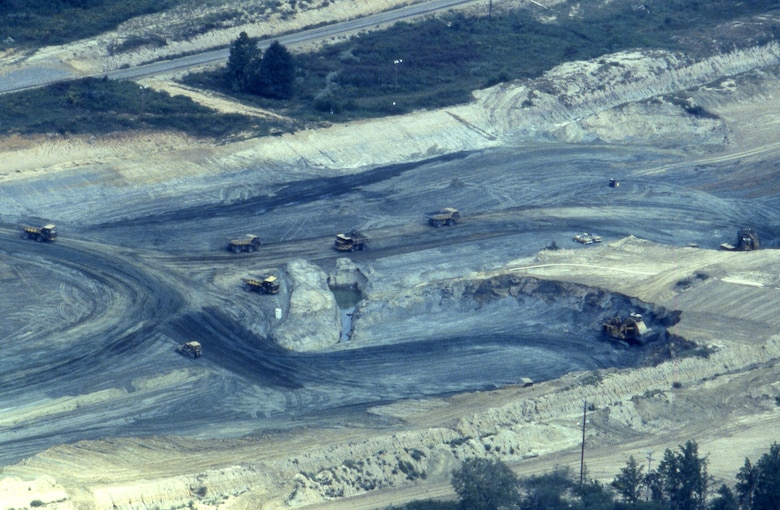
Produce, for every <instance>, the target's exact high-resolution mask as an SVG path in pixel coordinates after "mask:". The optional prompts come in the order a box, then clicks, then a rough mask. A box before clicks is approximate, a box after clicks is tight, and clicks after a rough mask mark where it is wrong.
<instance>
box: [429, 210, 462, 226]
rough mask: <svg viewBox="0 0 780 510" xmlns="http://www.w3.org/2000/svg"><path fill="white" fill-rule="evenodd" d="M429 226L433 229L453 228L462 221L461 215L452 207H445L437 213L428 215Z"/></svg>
mask: <svg viewBox="0 0 780 510" xmlns="http://www.w3.org/2000/svg"><path fill="white" fill-rule="evenodd" d="M427 216H428V225H430V226H432V227H437V228H438V227H443V226H445V225H446V226H448V227H449V226H452V225H454V224H456V223H457V222H458V220H460V213H459V212H458V210H457V209H453V208H452V207H445V208H444V209H441V210H439V211H436V212H432V213H428V214H427Z"/></svg>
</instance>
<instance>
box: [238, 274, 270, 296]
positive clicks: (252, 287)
mask: <svg viewBox="0 0 780 510" xmlns="http://www.w3.org/2000/svg"><path fill="white" fill-rule="evenodd" d="M241 281H242V282H244V285H245V286H246V287H245V288H246V290H248V291H254V292H259V293H260V294H278V293H279V279H278V278H277V277H275V276H266V277H265V278H263V279H262V280H259V279H256V278H241Z"/></svg>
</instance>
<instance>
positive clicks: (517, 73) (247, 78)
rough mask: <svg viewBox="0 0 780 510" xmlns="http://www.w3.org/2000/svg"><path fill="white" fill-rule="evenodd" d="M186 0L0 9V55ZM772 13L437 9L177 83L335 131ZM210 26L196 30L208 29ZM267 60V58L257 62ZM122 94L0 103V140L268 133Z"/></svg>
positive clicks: (69, 92) (721, 43)
mask: <svg viewBox="0 0 780 510" xmlns="http://www.w3.org/2000/svg"><path fill="white" fill-rule="evenodd" d="M191 1H193V0H162V1H156V2H151V1H150V0H133V1H130V2H124V3H122V2H108V1H107V0H43V1H33V0H15V1H8V0H5V1H2V0H0V27H2V28H3V32H2V33H3V34H8V35H7V36H6V37H9V36H10V37H12V38H13V39H14V40H15V42H14V43H8V42H6V44H15V45H23V44H26V45H28V46H34V45H43V44H53V43H55V42H56V43H61V42H65V41H66V40H73V39H76V38H79V37H87V36H89V35H93V34H95V33H97V32H100V31H102V30H105V29H107V28H109V27H110V26H113V25H115V24H117V23H119V22H121V21H123V20H124V19H126V18H128V17H131V16H137V15H139V14H143V13H149V12H156V11H161V10H165V9H170V8H171V7H173V6H177V5H182V4H185V3H189V2H191ZM773 6H775V2H772V1H769V0H754V1H751V2H742V1H738V0H708V1H707V2H704V1H696V0H694V1H691V0H647V1H646V2H644V3H641V4H638V3H636V2H633V1H628V0H618V1H613V2H607V3H603V2H595V1H590V2H574V1H573V0H571V1H568V2H563V3H561V4H558V5H556V6H553V7H552V8H550V9H546V10H545V11H544V14H545V21H543V22H542V21H539V20H537V19H536V18H535V17H534V13H535V12H537V11H538V9H536V8H535V7H534V8H532V9H530V10H516V11H507V12H500V13H498V12H497V13H494V15H493V16H491V17H473V18H469V17H466V16H464V15H463V14H460V13H452V12H450V13H447V14H444V15H442V16H439V17H436V18H430V19H426V20H422V21H420V22H417V23H414V24H412V23H405V22H404V23H397V24H396V25H394V26H393V27H391V28H389V29H387V30H383V31H376V32H366V33H362V34H360V35H358V36H356V37H354V38H351V39H350V40H348V41H345V42H342V43H339V44H334V45H330V46H327V47H325V48H323V49H321V50H320V51H317V52H313V53H306V54H300V55H296V56H295V58H294V60H293V59H292V58H291V56H290V55H289V53H287V50H286V49H284V47H282V46H281V45H279V44H275V45H271V46H270V47H269V48H268V49H267V50H266V53H265V55H261V53H260V52H259V50H257V47H256V43H257V41H252V40H250V39H249V38H247V37H244V38H243V39H241V38H239V40H237V41H236V42H234V44H233V46H236V45H238V46H240V48H239V49H241V50H242V51H244V53H236V58H235V59H233V58H232V57H233V55H231V60H232V62H230V63H228V65H227V66H226V67H225V68H222V69H217V70H215V71H212V72H209V73H200V74H193V75H190V76H188V77H187V78H185V81H186V83H188V84H190V85H193V86H196V87H203V88H207V89H212V90H216V91H219V92H222V93H225V94H229V95H232V96H233V97H235V98H236V99H237V100H239V101H241V102H244V103H246V104H249V105H253V106H257V107H260V108H265V109H270V110H272V111H275V112H277V113H279V114H281V115H284V116H286V117H288V118H293V119H295V121H294V122H295V124H296V126H297V125H305V124H307V123H320V122H323V121H327V122H342V121H346V120H351V119H356V118H364V117H378V116H385V115H393V114H402V113H406V112H410V111H413V110H419V109H427V108H438V107H443V106H449V105H454V104H459V103H463V102H466V101H469V100H470V98H471V91H473V90H475V89H479V88H483V87H487V86H491V85H494V84H497V83H500V82H503V81H507V80H513V79H524V78H534V77H538V76H540V75H541V74H542V73H543V72H545V71H546V70H548V69H550V68H552V67H554V66H556V65H558V64H560V63H562V62H565V61H569V60H573V59H587V58H593V57H597V56H599V55H603V54H605V53H610V52H615V51H619V50H625V49H630V48H664V49H669V50H682V51H685V52H686V53H687V54H688V55H691V56H693V57H700V56H703V55H705V54H709V53H712V52H715V51H721V50H726V49H728V50H730V49H733V48H734V47H740V46H742V45H747V44H757V43H762V42H766V41H769V40H773V39H774V38H775V36H776V34H774V33H773V32H772V31H771V29H763V28H762V29H757V28H756V27H755V26H753V25H751V27H752V28H751V33H750V37H747V38H746V37H743V36H744V34H740V33H737V32H733V33H732V32H725V33H718V37H713V36H712V34H711V32H712V31H713V30H717V28H716V27H718V26H719V25H720V24H722V23H724V22H727V21H733V20H736V19H739V18H744V17H747V16H751V15H753V14H756V13H759V12H765V11H767V10H769V9H770V8H772V7H773ZM260 7H262V6H260ZM260 7H258V8H260ZM575 7H576V8H575ZM263 8H264V7H263ZM225 15H226V14H222V16H225ZM211 23H212V22H211V21H209V22H207V25H209V26H204V27H201V28H200V29H198V30H201V29H202V30H207V29H208V28H209V27H210V26H211V25H210V24H211ZM211 28H213V27H211ZM729 34H731V35H729ZM164 44H165V40H164V38H162V37H161V36H148V35H144V36H138V37H134V38H130V39H128V40H125V41H122V42H118V43H117V45H116V46H115V47H113V48H112V51H114V52H122V51H130V50H132V49H134V48H137V47H138V46H149V45H155V46H160V45H164ZM255 51H256V52H257V53H254V52H255ZM269 53H270V54H271V56H273V58H266V57H268V56H269ZM253 55H254V56H253ZM253 59H254V60H253ZM293 62H294V67H292V63H293ZM248 63H251V64H252V65H247V64H248ZM250 69H251V72H249V71H250ZM133 87H137V86H134V85H132V84H109V83H104V82H100V81H97V80H84V81H80V82H76V83H71V84H67V85H65V84H60V85H56V86H53V87H48V88H46V89H43V90H40V91H32V92H24V93H21V94H15V95H13V96H10V97H9V96H7V95H6V96H0V103H2V106H3V108H2V112H3V113H2V114H0V122H2V124H0V133H12V132H18V133H51V132H54V133H63V134H67V133H92V134H102V133H106V132H111V131H122V130H137V129H174V130H181V131H184V132H187V133H191V134H195V135H199V136H213V137H218V138H219V137H225V136H228V135H231V134H236V133H248V134H249V135H250V136H251V135H262V134H266V133H268V132H269V129H270V128H271V127H280V126H265V125H262V124H261V125H259V126H258V125H257V119H252V118H247V117H240V116H225V115H219V114H217V113H215V112H211V111H207V110H205V109H204V108H201V107H199V106H198V105H196V104H194V103H193V102H191V101H188V100H184V99H183V98H180V97H170V96H167V95H165V94H161V93H155V92H152V91H147V92H146V93H145V94H142V93H138V91H133V90H132V89H133ZM683 99H684V98H680V101H681V102H680V104H681V106H683V107H685V108H686V110H687V111H688V113H690V114H691V115H696V116H704V117H706V116H707V115H709V113H708V112H707V111H706V110H705V109H703V108H701V107H700V106H697V105H693V104H690V103H687V102H686V103H684V104H683ZM289 129H290V126H289V125H288V126H286V128H285V130H289Z"/></svg>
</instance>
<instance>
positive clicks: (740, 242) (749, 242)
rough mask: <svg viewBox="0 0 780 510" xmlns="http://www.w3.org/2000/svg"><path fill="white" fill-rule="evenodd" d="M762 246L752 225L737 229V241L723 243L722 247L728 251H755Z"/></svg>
mask: <svg viewBox="0 0 780 510" xmlns="http://www.w3.org/2000/svg"><path fill="white" fill-rule="evenodd" d="M760 247H761V241H760V240H759V238H758V233H757V232H756V231H755V230H753V229H752V228H750V227H743V228H741V229H739V230H738V231H737V243H736V244H731V243H721V245H720V249H721V250H726V251H753V250H757V249H759V248H760Z"/></svg>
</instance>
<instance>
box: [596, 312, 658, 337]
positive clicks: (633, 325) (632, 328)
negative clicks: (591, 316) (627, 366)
mask: <svg viewBox="0 0 780 510" xmlns="http://www.w3.org/2000/svg"><path fill="white" fill-rule="evenodd" d="M601 332H602V333H603V334H604V335H606V336H607V337H609V338H611V339H614V340H619V341H621V342H628V343H635V344H644V343H646V341H647V338H648V334H649V333H650V328H648V327H647V325H646V324H645V322H644V320H643V319H642V315H641V314H639V313H636V312H631V313H630V314H628V317H626V318H621V317H613V318H611V319H609V320H607V321H606V322H605V323H604V324H602V325H601Z"/></svg>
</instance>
